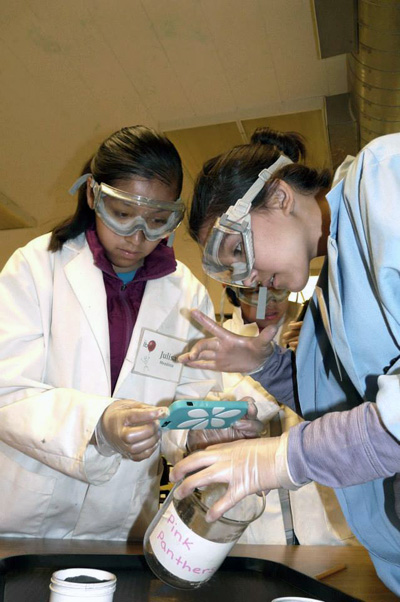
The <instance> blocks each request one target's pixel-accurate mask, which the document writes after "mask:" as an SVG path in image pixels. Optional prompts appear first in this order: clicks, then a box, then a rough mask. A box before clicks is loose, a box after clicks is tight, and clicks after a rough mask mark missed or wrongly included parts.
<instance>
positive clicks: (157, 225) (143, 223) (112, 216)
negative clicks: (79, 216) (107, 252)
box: [70, 174, 185, 241]
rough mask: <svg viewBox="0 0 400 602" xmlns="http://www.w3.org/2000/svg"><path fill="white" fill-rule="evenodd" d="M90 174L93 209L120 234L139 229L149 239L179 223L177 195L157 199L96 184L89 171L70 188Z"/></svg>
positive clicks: (181, 211) (181, 208) (163, 235)
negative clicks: (173, 197)
mask: <svg viewBox="0 0 400 602" xmlns="http://www.w3.org/2000/svg"><path fill="white" fill-rule="evenodd" d="M89 177H91V178H92V181H91V184H90V185H91V187H92V190H93V195H94V210H95V212H96V214H97V215H98V216H99V218H100V219H101V221H102V222H103V223H104V224H105V225H106V226H107V228H109V229H110V230H112V231H113V232H115V234H118V235H119V236H132V234H134V233H135V232H137V231H138V230H141V231H142V232H143V234H144V236H145V237H146V239H147V240H149V241H155V240H159V239H161V238H166V237H167V236H169V235H170V234H172V233H173V232H174V230H176V228H177V227H178V226H179V224H180V223H181V221H182V219H183V216H184V213H185V206H184V204H183V202H182V201H181V200H180V199H177V200H176V201H174V202H171V203H170V202H166V201H157V200H155V199H149V198H147V197H144V196H138V195H135V194H130V193H128V192H125V191H123V190H119V189H118V188H113V187H112V186H109V185H108V184H103V183H101V184H98V183H97V182H96V181H95V180H94V178H93V176H91V174H85V176H82V177H81V178H79V180H77V182H76V183H75V184H74V186H73V187H72V188H71V191H70V192H72V193H73V192H74V191H76V189H77V187H79V186H81V185H82V184H83V181H84V180H83V178H85V181H86V180H87V179H88V178H89Z"/></svg>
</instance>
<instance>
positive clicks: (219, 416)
mask: <svg viewBox="0 0 400 602" xmlns="http://www.w3.org/2000/svg"><path fill="white" fill-rule="evenodd" d="M247 408H248V404H247V401H208V400H206V399H180V400H178V401H174V402H173V403H172V404H171V405H170V406H169V416H166V417H164V418H160V426H161V428H162V429H163V430H167V429H191V430H198V429H223V428H227V427H229V426H231V425H232V424H233V423H234V422H236V421H237V420H240V419H241V418H242V417H243V416H244V415H245V414H246V413H247Z"/></svg>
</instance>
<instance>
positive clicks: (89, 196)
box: [86, 178, 94, 209]
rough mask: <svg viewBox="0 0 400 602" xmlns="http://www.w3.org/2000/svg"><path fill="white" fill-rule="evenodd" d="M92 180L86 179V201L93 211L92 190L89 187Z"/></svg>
mask: <svg viewBox="0 0 400 602" xmlns="http://www.w3.org/2000/svg"><path fill="white" fill-rule="evenodd" d="M91 183H92V178H88V179H87V181H86V199H87V203H88V205H89V207H90V208H91V209H94V194H93V189H92V187H91Z"/></svg>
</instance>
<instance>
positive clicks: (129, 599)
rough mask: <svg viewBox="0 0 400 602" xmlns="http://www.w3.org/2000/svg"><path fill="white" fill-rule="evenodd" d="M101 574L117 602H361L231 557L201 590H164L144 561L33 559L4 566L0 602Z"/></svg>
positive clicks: (30, 598) (37, 596)
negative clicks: (76, 576)
mask: <svg viewBox="0 0 400 602" xmlns="http://www.w3.org/2000/svg"><path fill="white" fill-rule="evenodd" d="M73 567H76V568H97V569H103V570H107V571H111V572H112V573H115V575H116V576H117V589H116V592H115V594H114V601H113V602H147V601H150V600H151V601H152V602H156V601H161V600H162V601H165V602H196V601H198V602H204V600H205V599H206V600H207V602H223V601H225V600H229V602H236V601H237V602H242V601H243V600H251V602H258V601H259V602H271V600H273V599H274V598H277V597H279V596H290V595H292V596H306V597H310V598H314V599H319V600H323V601H324V602H360V600H357V599H356V598H353V597H352V596H349V595H347V594H344V593H342V592H340V591H338V590H336V589H334V588H332V587H329V586H328V585H325V584H324V583H320V582H319V581H316V580H315V579H312V578H311V577H308V576H307V575H304V574H303V573H299V572H298V571H295V570H293V569H291V568H289V567H287V566H285V565H283V564H279V563H277V562H271V561H269V560H258V559H253V558H235V557H229V558H227V559H226V560H225V562H224V563H223V564H222V566H221V567H220V568H219V570H218V571H217V573H216V574H215V575H214V576H213V577H212V579H211V580H210V581H209V582H208V583H205V584H204V585H203V586H202V587H200V588H199V589H197V590H180V589H175V588H172V587H170V586H169V585H165V584H164V583H162V582H161V581H160V580H159V579H157V578H156V577H155V576H154V575H153V573H152V572H151V570H150V569H149V568H148V566H147V563H146V560H145V559H144V556H143V555H134V554H132V555H130V554H126V555H124V554H115V555H114V554H111V555H108V554H107V555H106V554H46V555H37V554H29V555H23V556H11V557H8V558H3V559H2V560H0V602H48V599H49V595H50V592H49V583H50V577H51V575H52V573H53V572H54V571H56V570H58V569H63V568H73Z"/></svg>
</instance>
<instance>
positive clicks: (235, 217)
mask: <svg viewBox="0 0 400 602" xmlns="http://www.w3.org/2000/svg"><path fill="white" fill-rule="evenodd" d="M289 163H292V161H291V160H290V159H289V158H288V157H285V156H284V155H281V156H280V157H279V159H277V161H275V163H273V164H272V165H271V166H270V167H268V168H267V169H263V170H262V171H261V172H260V174H259V175H258V178H257V180H256V181H255V182H254V183H253V184H252V185H251V186H250V188H249V189H248V190H247V192H246V193H245V194H244V196H243V197H242V198H241V199H238V200H237V201H236V203H235V204H234V205H231V206H230V207H229V209H228V210H227V211H226V212H225V213H224V214H223V215H222V216H221V217H219V218H218V219H217V220H216V222H215V224H214V225H213V227H212V229H211V232H210V234H209V236H208V238H207V240H206V243H205V246H204V252H203V269H204V271H205V272H206V274H208V275H209V276H211V278H214V280H218V281H219V282H223V283H224V284H228V285H235V286H245V285H244V284H243V281H244V280H245V279H246V278H248V277H249V276H250V274H251V271H252V269H253V266H254V261H255V257H254V247H253V235H252V231H251V215H250V211H251V205H252V202H253V201H254V199H255V198H256V196H257V195H258V193H259V192H260V191H261V190H262V188H263V187H264V185H265V183H266V182H267V181H268V180H269V179H270V178H271V177H272V176H273V174H274V173H275V172H276V171H278V169H280V168H281V167H283V166H284V165H288V164H289Z"/></svg>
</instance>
